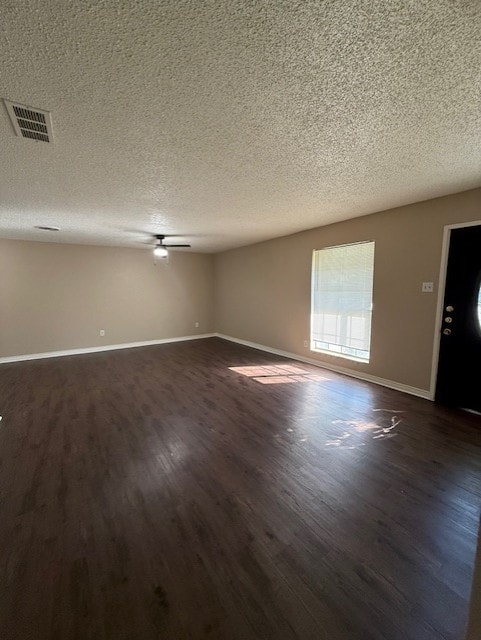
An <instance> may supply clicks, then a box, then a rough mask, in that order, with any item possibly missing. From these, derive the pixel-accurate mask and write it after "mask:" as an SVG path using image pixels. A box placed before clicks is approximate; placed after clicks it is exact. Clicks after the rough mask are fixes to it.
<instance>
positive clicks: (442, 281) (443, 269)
mask: <svg viewBox="0 0 481 640" xmlns="http://www.w3.org/2000/svg"><path fill="white" fill-rule="evenodd" d="M479 225H481V220H475V221H473V222H459V223H457V224H447V225H445V226H444V232H443V246H442V250H441V265H440V269H439V280H438V301H437V306H436V322H435V325H434V344H433V359H432V364H431V384H430V387H429V399H430V400H433V401H434V396H435V393H436V380H437V377H438V365H439V351H440V348H441V326H442V322H443V311H444V290H445V289H446V275H447V272H448V255H449V245H450V242H451V231H452V229H464V228H465V227H477V226H479Z"/></svg>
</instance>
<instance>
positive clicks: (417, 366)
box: [216, 189, 481, 391]
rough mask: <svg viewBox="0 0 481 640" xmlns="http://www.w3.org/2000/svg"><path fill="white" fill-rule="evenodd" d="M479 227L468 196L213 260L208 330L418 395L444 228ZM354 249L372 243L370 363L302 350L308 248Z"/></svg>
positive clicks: (426, 373)
mask: <svg viewBox="0 0 481 640" xmlns="http://www.w3.org/2000/svg"><path fill="white" fill-rule="evenodd" d="M480 219H481V189H476V190H472V191H466V192H463V193H459V194H455V195H452V196H447V197H444V198H437V199H435V200H429V201H426V202H421V203H417V204H413V205H409V206H405V207H400V208H397V209H393V210H390V211H385V212H381V213H375V214H372V215H369V216H364V217H362V218H356V219H354V220H348V221H345V222H340V223H337V224H332V225H329V226H325V227H320V228H318V229H312V230H309V231H304V232H302V233H298V234H295V235H292V236H289V237H284V238H279V239H277V240H270V241H268V242H263V243H260V244H257V245H251V246H248V247H244V248H241V249H235V250H232V251H227V252H224V253H221V254H218V255H217V256H216V301H217V303H216V313H217V316H216V327H217V331H219V332H220V333H223V334H226V335H229V336H233V337H236V338H241V339H244V340H248V341H252V342H256V343H259V344H262V345H266V346H269V347H273V348H276V349H281V350H285V351H289V352H292V353H296V354H300V355H302V356H305V357H310V358H314V359H317V360H319V361H320V362H326V363H331V364H333V365H337V366H341V367H344V368H348V369H351V370H355V371H358V372H363V373H365V374H368V375H373V376H377V377H380V378H384V379H387V380H390V381H394V382H397V383H401V384H404V385H408V386H411V387H415V388H418V389H422V390H426V391H427V390H429V386H430V375H431V363H432V352H433V341H434V328H435V319H436V308H437V307H436V304H437V291H438V287H437V285H438V280H439V270H440V260H441V251H442V239H443V227H444V225H447V224H453V223H459V222H468V221H473V220H480ZM362 240H374V241H375V242H376V249H375V277H374V292H373V299H374V300H373V301H374V311H373V320H372V345H371V361H370V362H369V364H363V363H356V362H352V361H350V360H346V359H344V358H337V357H334V356H329V355H322V354H315V353H313V352H311V351H310V350H309V349H308V348H304V347H303V341H304V340H309V330H310V326H309V314H310V272H311V259H312V251H313V249H320V248H322V247H327V246H332V245H338V244H345V243H349V242H358V241H362ZM423 281H433V282H434V283H435V291H434V294H427V293H422V292H421V283H422V282H423Z"/></svg>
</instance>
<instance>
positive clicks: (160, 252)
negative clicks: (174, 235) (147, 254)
mask: <svg viewBox="0 0 481 640" xmlns="http://www.w3.org/2000/svg"><path fill="white" fill-rule="evenodd" d="M168 255H169V252H168V251H167V249H166V248H165V247H162V246H161V245H158V246H157V247H155V249H154V256H155V257H156V258H167V256H168Z"/></svg>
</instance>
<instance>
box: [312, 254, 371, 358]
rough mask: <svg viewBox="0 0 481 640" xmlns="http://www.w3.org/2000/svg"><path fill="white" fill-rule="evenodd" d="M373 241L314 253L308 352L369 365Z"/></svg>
mask: <svg viewBox="0 0 481 640" xmlns="http://www.w3.org/2000/svg"><path fill="white" fill-rule="evenodd" d="M373 272H374V242H360V243H358V244H347V245H343V246H340V247H328V248H327V249H319V250H317V251H314V254H313V259H312V280H311V292H312V295H311V349H312V350H313V351H323V352H327V353H332V354H336V355H339V356H344V357H347V358H350V359H352V360H362V361H364V362H369V351H370V344H371V312H372V282H373Z"/></svg>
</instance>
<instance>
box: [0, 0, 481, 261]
mask: <svg viewBox="0 0 481 640" xmlns="http://www.w3.org/2000/svg"><path fill="white" fill-rule="evenodd" d="M0 13H1V15H0V37H1V51H2V72H1V76H0V97H3V98H7V99H10V100H14V101H17V102H20V103H23V104H29V105H32V106H33V107H37V108H39V109H46V110H50V111H51V112H52V118H53V128H54V136H55V142H54V144H51V145H49V144H46V143H43V142H34V141H31V140H26V139H22V138H19V137H16V136H15V134H14V131H13V127H12V125H11V123H10V121H9V119H8V116H7V112H6V110H5V109H4V108H3V107H1V108H0V135H1V145H0V236H2V237H8V238H20V239H39V240H49V241H50V240H54V241H59V242H80V243H84V244H113V245H128V246H141V245H140V244H139V243H140V242H142V241H145V240H146V239H147V238H148V234H150V233H166V234H176V240H177V239H179V240H182V241H188V242H190V243H191V244H192V246H193V249H194V250H198V251H219V250H222V249H225V248H230V247H234V246H240V245H245V244H249V243H251V242H256V241H259V240H264V239H267V238H272V237H275V236H281V235H285V234H288V233H292V232H295V231H299V230H302V229H306V228H310V227H316V226H319V225H323V224H328V223H331V222H334V221H336V220H343V219H347V218H352V217H355V216H358V215H363V214H365V213H371V212H374V211H379V210H382V209H386V208H390V207H394V206H397V205H401V204H406V203H409V202H415V201H419V200H424V199H427V198H432V197H436V196H440V195H445V194H448V193H453V192H457V191H463V190H465V189H470V188H473V187H477V186H480V185H481V153H480V149H481V116H480V114H481V90H480V87H481V75H480V70H481V41H480V33H481V2H480V1H479V0H317V1H309V0H297V1H296V0H270V1H267V2H266V1H262V0H255V1H249V0H243V1H236V0H224V1H221V0H206V1H202V2H200V1H196V0H191V1H182V0H162V1H158V0H157V1H155V0H150V1H149V0H136V1H131V2H119V1H118V0H117V1H116V0H111V1H109V2H107V1H105V0H104V1H102V0H95V1H94V0H92V1H88V0H82V2H70V0H69V1H66V0H56V1H55V2H52V1H51V0H44V1H42V0H37V1H33V0H22V2H13V1H10V0H3V2H2V3H1V8H0ZM34 225H54V226H59V227H61V231H60V232H59V233H49V232H40V231H36V230H35V229H33V227H34Z"/></svg>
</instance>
